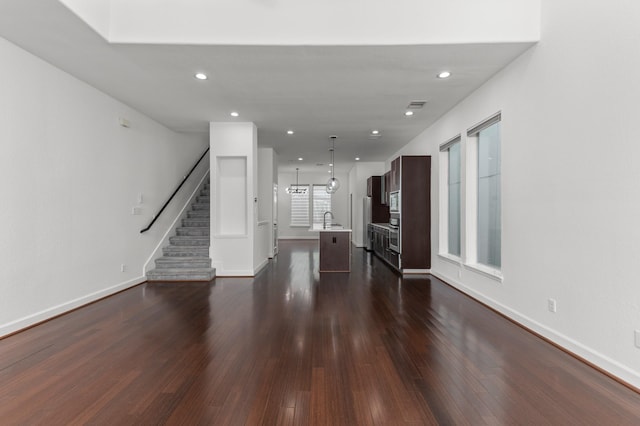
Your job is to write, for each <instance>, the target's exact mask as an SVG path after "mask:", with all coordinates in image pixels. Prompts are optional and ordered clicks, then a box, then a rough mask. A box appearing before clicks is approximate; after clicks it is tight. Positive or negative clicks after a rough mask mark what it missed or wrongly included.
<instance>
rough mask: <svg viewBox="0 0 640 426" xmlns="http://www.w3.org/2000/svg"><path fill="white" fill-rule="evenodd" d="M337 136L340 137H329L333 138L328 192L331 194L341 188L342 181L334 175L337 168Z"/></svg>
mask: <svg viewBox="0 0 640 426" xmlns="http://www.w3.org/2000/svg"><path fill="white" fill-rule="evenodd" d="M337 138H338V137H337V136H330V137H329V139H331V149H329V151H331V179H329V181H328V182H327V192H328V193H329V194H334V193H335V192H336V191H337V190H338V189H339V188H340V181H339V180H338V179H336V177H335V175H334V169H335V161H334V151H335V150H336V139H337Z"/></svg>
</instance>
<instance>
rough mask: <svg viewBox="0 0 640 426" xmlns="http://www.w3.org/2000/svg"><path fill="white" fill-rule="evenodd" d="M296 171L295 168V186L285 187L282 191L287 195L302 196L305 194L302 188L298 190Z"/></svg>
mask: <svg viewBox="0 0 640 426" xmlns="http://www.w3.org/2000/svg"><path fill="white" fill-rule="evenodd" d="M298 170H299V169H298V168H297V167H296V185H295V186H293V185H291V186H289V187H287V188H286V189H285V190H284V191H285V192H286V193H287V194H304V193H305V192H306V191H305V189H304V188H300V185H298Z"/></svg>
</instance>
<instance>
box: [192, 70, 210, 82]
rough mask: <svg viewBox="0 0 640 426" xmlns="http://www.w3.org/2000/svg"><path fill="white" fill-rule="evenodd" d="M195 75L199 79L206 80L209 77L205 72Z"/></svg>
mask: <svg viewBox="0 0 640 426" xmlns="http://www.w3.org/2000/svg"><path fill="white" fill-rule="evenodd" d="M194 77H195V78H197V79H198V80H206V79H207V78H208V77H207V75H206V74H205V73H203V72H198V73H196V74H195V75H194Z"/></svg>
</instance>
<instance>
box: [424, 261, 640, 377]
mask: <svg viewBox="0 0 640 426" xmlns="http://www.w3.org/2000/svg"><path fill="white" fill-rule="evenodd" d="M431 274H432V275H433V276H435V277H437V278H440V279H441V280H442V281H444V282H445V283H447V284H449V285H450V286H452V287H454V288H456V289H458V290H460V291H461V292H463V293H465V294H467V295H468V296H470V297H472V298H473V299H476V300H477V301H479V302H481V303H483V304H485V305H487V306H489V307H491V308H492V309H495V310H496V311H498V312H500V313H501V314H503V315H504V316H506V317H508V318H510V319H511V320H513V321H514V322H516V323H518V324H520V325H521V326H523V327H524V328H526V329H529V330H531V331H533V332H534V333H537V334H539V335H541V336H543V337H544V338H546V339H549V340H550V341H552V342H553V343H555V344H556V345H558V346H560V347H561V348H563V349H565V350H566V351H568V352H570V353H573V354H574V355H576V356H578V357H580V358H582V359H584V360H586V361H588V362H590V363H591V364H593V365H595V366H597V367H598V368H601V369H602V370H604V371H606V372H607V373H609V374H611V375H612V376H614V377H617V378H619V379H620V380H622V381H624V382H627V383H628V384H630V385H631V386H634V387H636V388H640V373H639V372H637V371H634V370H632V369H630V368H629V367H627V366H625V365H622V364H620V363H619V362H617V361H616V360H613V359H611V358H609V357H608V356H606V355H603V354H601V353H599V352H598V351H596V350H593V349H592V348H589V347H588V346H585V345H583V344H582V343H580V342H577V341H576V340H574V339H572V338H570V337H568V336H565V335H564V334H562V333H559V332H557V331H555V330H553V329H551V328H549V327H547V326H546V325H544V324H540V323H539V322H537V321H536V320H534V319H532V318H529V317H527V316H526V315H523V314H521V313H520V312H517V311H515V310H513V309H511V308H509V307H508V306H505V305H503V304H501V303H499V302H497V301H495V300H493V299H491V298H489V297H486V296H485V295H483V294H481V293H479V292H477V291H475V290H473V289H471V288H469V287H467V286H466V285H464V284H462V283H461V282H459V281H457V280H456V279H454V278H451V277H447V276H445V275H442V274H440V273H438V272H435V271H433V270H432V271H431Z"/></svg>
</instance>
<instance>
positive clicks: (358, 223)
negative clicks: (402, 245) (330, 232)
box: [349, 161, 386, 247]
mask: <svg viewBox="0 0 640 426" xmlns="http://www.w3.org/2000/svg"><path fill="white" fill-rule="evenodd" d="M385 171H386V170H385V163H384V162H381V161H380V162H358V163H356V164H355V165H354V166H353V168H352V169H351V171H350V172H349V184H350V185H349V187H350V188H351V193H352V194H353V232H352V233H351V240H352V242H353V243H354V244H355V245H356V246H357V247H363V246H364V243H365V241H364V240H365V238H366V236H367V235H366V232H365V231H364V224H363V223H364V216H363V215H364V212H363V211H362V210H363V199H364V197H366V196H367V179H369V177H371V176H382V175H383V174H384V172H385Z"/></svg>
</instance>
